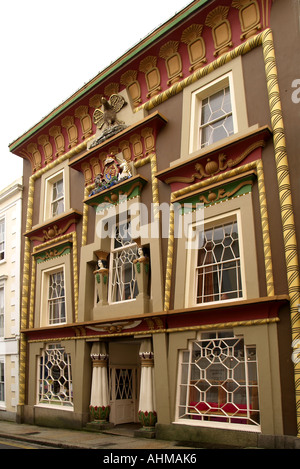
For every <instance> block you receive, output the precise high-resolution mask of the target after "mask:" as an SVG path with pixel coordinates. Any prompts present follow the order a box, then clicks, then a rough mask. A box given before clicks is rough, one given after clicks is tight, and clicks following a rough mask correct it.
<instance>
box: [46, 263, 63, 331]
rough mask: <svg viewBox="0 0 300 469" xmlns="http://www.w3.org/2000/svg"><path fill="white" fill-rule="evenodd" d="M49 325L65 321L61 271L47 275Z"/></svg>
mask: <svg viewBox="0 0 300 469" xmlns="http://www.w3.org/2000/svg"><path fill="white" fill-rule="evenodd" d="M48 311H49V324H61V323H64V322H65V321H66V301H65V280H64V271H63V269H61V270H59V271H57V272H54V273H52V274H49V293H48Z"/></svg>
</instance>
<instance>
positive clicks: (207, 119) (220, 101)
mask: <svg viewBox="0 0 300 469" xmlns="http://www.w3.org/2000/svg"><path fill="white" fill-rule="evenodd" d="M232 134H233V120H232V107H231V100H230V89H229V86H227V87H226V88H224V89H222V90H220V91H218V92H217V93H214V94H213V95H211V96H208V97H207V98H205V99H203V100H202V102H201V113H200V123H199V146H200V148H203V147H206V146H207V145H211V144H212V143H215V142H217V141H218V140H221V139H223V138H226V137H229V136H230V135H232Z"/></svg>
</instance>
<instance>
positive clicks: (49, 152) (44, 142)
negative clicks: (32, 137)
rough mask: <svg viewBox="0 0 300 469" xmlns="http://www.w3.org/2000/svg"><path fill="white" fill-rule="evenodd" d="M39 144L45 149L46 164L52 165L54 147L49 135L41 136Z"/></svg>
mask: <svg viewBox="0 0 300 469" xmlns="http://www.w3.org/2000/svg"><path fill="white" fill-rule="evenodd" d="M38 143H39V145H41V146H42V148H43V152H44V157H45V164H48V163H50V162H51V161H52V159H53V148H52V145H51V143H50V141H49V136H48V135H40V136H39V138H38Z"/></svg>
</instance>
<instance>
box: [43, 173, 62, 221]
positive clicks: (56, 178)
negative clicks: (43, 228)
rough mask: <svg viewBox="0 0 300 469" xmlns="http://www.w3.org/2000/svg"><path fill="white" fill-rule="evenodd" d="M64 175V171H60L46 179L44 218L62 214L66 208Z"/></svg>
mask: <svg viewBox="0 0 300 469" xmlns="http://www.w3.org/2000/svg"><path fill="white" fill-rule="evenodd" d="M64 176H65V173H64V171H59V172H58V173H55V174H54V175H52V176H50V177H48V178H47V179H46V181H45V202H44V220H48V219H49V218H52V217H56V216H58V215H61V214H62V213H64V211H65V210H66V194H65V177H64Z"/></svg>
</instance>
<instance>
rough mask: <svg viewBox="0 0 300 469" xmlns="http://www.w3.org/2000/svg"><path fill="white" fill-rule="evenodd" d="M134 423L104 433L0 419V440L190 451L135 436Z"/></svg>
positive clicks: (65, 446) (176, 444) (174, 443)
mask: <svg viewBox="0 0 300 469" xmlns="http://www.w3.org/2000/svg"><path fill="white" fill-rule="evenodd" d="M135 430H137V426H134V425H118V426H116V427H114V428H111V429H109V430H105V431H104V432H95V431H89V430H70V429H64V428H63V429H60V428H50V427H41V426H37V425H29V424H23V423H15V422H10V421H3V420H0V439H2V440H3V439H7V440H15V441H19V442H20V441H22V442H27V443H34V444H37V445H45V446H46V447H49V448H55V449H81V450H90V449H98V450H99V449H102V450H110V449H111V450H112V451H113V450H132V449H135V450H143V451H147V450H150V451H151V450H174V451H176V452H177V450H182V449H184V450H191V449H192V450H193V451H195V449H199V448H195V446H194V447H192V446H188V444H187V445H185V444H182V443H180V442H177V441H167V440H158V439H156V438H151V439H149V438H142V437H135V436H134V431H135Z"/></svg>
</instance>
